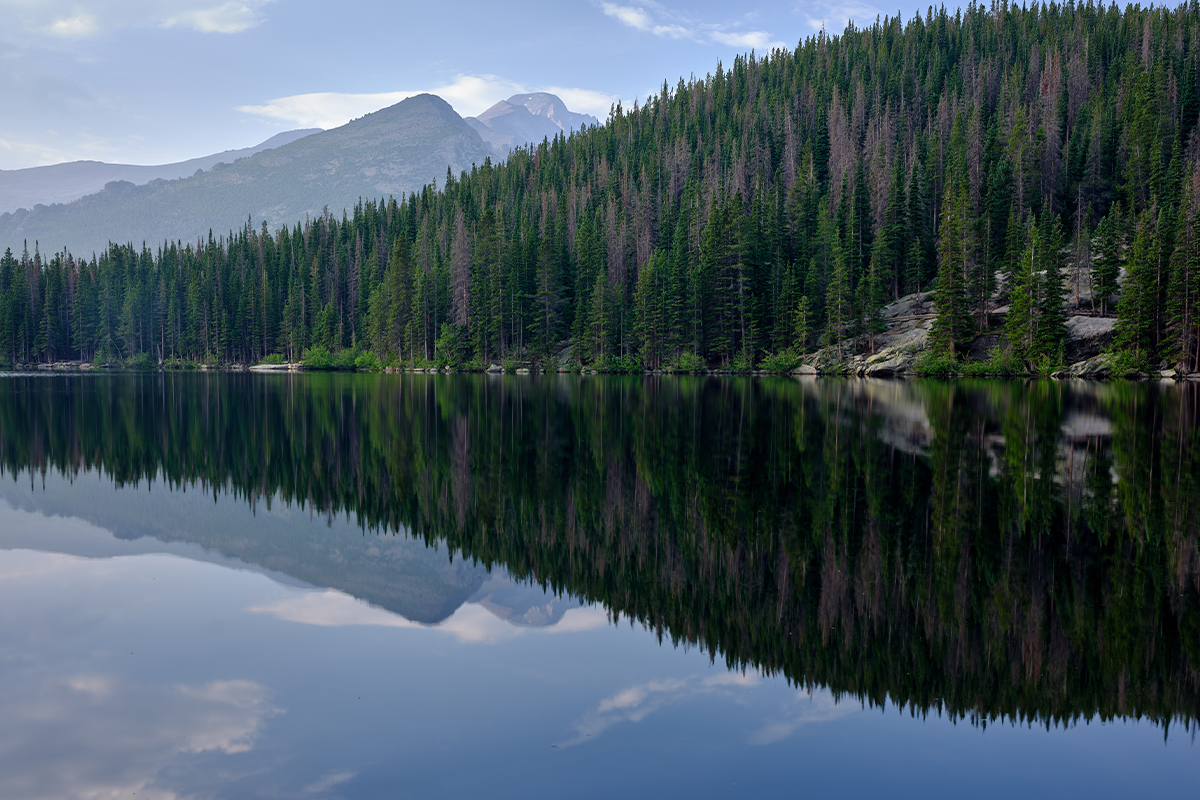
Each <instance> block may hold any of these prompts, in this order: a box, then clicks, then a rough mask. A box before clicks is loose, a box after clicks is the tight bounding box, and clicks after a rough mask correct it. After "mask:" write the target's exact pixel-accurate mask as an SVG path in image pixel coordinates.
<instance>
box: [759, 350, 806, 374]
mask: <svg viewBox="0 0 1200 800" xmlns="http://www.w3.org/2000/svg"><path fill="white" fill-rule="evenodd" d="M803 360H804V356H803V355H802V354H801V353H798V352H796V351H795V350H780V351H779V352H778V353H768V354H767V355H765V356H763V359H762V361H760V362H759V364H758V368H759V369H761V370H762V371H764V372H774V373H778V374H784V373H788V372H791V371H792V370H794V369H796V368H797V367H799V366H800V364H801V363H803Z"/></svg>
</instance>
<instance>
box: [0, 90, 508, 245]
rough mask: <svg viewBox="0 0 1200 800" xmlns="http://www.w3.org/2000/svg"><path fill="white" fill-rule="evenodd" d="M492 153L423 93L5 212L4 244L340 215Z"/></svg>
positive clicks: (200, 231) (143, 237) (94, 239)
mask: <svg viewBox="0 0 1200 800" xmlns="http://www.w3.org/2000/svg"><path fill="white" fill-rule="evenodd" d="M492 155H494V151H493V150H492V148H491V147H489V146H488V145H487V144H486V143H485V142H484V141H483V140H482V139H481V138H480V136H479V134H478V133H476V132H475V131H474V130H473V129H472V128H471V126H470V125H468V124H467V123H466V122H465V121H464V120H463V119H462V117H460V116H459V115H458V114H457V113H455V111H454V109H453V108H451V107H450V105H449V104H448V103H446V101H444V100H442V99H441V98H439V97H436V96H434V95H429V94H424V95H418V96H416V97H411V98H409V99H407V100H404V101H402V102H400V103H397V104H396V105H394V106H390V107H388V108H385V109H382V110H380V111H376V112H375V113H373V114H368V115H366V116H365V117H362V118H360V119H357V120H354V121H353V122H350V123H347V124H346V125H343V126H341V127H340V128H334V129H332V130H328V131H323V132H321V133H315V134H312V135H311V136H306V137H304V138H302V139H299V140H297V141H293V142H291V143H289V144H285V145H283V146H281V147H276V148H274V149H271V150H266V151H263V152H260V153H256V154H255V155H252V156H250V157H249V158H244V159H242V160H240V161H237V162H236V163H233V164H228V165H225V166H223V167H216V168H214V169H211V170H209V171H208V172H205V173H203V174H200V175H196V176H194V177H190V178H184V179H181V180H174V181H163V180H158V181H152V182H150V183H148V184H146V185H144V186H135V185H133V184H132V183H129V182H114V183H109V184H108V185H107V186H105V187H104V190H103V191H101V192H98V193H96V194H92V195H88V196H86V197H83V198H81V199H79V200H76V201H75V202H73V203H69V204H65V205H52V206H43V207H39V208H35V209H33V210H24V209H23V210H20V211H17V212H15V213H6V214H3V215H0V248H3V247H11V248H12V249H13V251H14V252H17V253H19V252H21V250H22V248H24V247H25V246H28V247H29V250H30V251H31V252H32V251H33V248H34V243H35V242H37V243H38V244H39V246H40V248H41V249H42V250H43V251H58V250H61V249H63V248H64V247H65V248H66V249H68V250H70V251H71V252H73V253H76V254H81V255H88V256H90V255H91V253H92V252H95V251H99V250H101V249H103V248H105V247H107V244H108V242H109V241H110V240H111V241H115V242H133V243H135V244H138V245H140V244H141V243H142V242H146V243H147V244H148V245H150V246H155V245H158V244H161V243H162V242H164V241H168V240H169V241H175V240H183V241H193V242H194V241H195V240H196V239H197V238H198V237H207V235H208V233H209V231H210V230H211V231H212V232H213V234H214V235H218V236H219V235H221V234H225V233H228V232H229V231H230V230H235V229H240V228H242V227H243V226H245V225H246V222H247V220H248V219H249V220H251V221H252V224H253V225H255V226H256V227H257V226H258V225H260V224H261V223H262V222H264V221H265V222H266V223H267V224H268V225H269V226H271V227H272V228H275V227H278V226H280V225H284V224H287V225H292V224H295V223H296V222H297V221H299V220H303V219H304V218H305V216H306V215H307V216H309V217H314V216H317V215H318V214H321V213H322V211H323V209H325V208H328V209H329V210H330V211H332V212H333V213H336V214H339V215H340V213H341V211H342V210H343V209H350V208H353V206H354V205H355V204H356V203H357V202H358V201H359V200H360V199H366V198H376V199H378V198H384V197H387V196H389V195H390V196H394V197H397V198H399V197H400V196H401V195H402V194H404V193H408V192H414V191H418V190H420V189H421V188H422V187H424V186H426V185H428V184H429V183H431V182H433V181H436V182H437V183H438V184H439V185H441V184H442V183H443V182H444V181H445V177H446V171H447V169H449V170H450V171H451V172H453V173H455V174H458V173H459V172H461V171H462V170H465V169H470V167H471V165H472V164H473V163H482V162H483V160H484V159H485V158H487V157H488V156H492Z"/></svg>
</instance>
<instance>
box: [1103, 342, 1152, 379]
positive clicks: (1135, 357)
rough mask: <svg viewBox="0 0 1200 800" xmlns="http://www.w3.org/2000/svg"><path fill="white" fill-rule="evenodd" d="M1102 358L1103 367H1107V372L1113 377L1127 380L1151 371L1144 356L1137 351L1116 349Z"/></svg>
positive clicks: (1148, 362)
mask: <svg viewBox="0 0 1200 800" xmlns="http://www.w3.org/2000/svg"><path fill="white" fill-rule="evenodd" d="M1103 358H1104V364H1105V366H1107V367H1108V371H1109V373H1110V374H1111V375H1113V377H1117V378H1128V377H1133V376H1135V375H1137V374H1139V373H1142V374H1145V373H1148V372H1150V370H1151V364H1150V361H1149V360H1148V359H1147V358H1146V354H1145V353H1142V352H1139V351H1137V350H1126V349H1123V348H1116V349H1114V350H1112V351H1111V352H1108V353H1105V354H1104V356H1103Z"/></svg>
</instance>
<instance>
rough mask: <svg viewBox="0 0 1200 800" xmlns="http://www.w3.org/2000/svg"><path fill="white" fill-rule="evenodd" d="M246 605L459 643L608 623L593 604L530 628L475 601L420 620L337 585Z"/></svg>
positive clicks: (308, 621)
mask: <svg viewBox="0 0 1200 800" xmlns="http://www.w3.org/2000/svg"><path fill="white" fill-rule="evenodd" d="M246 610H247V611H250V612H251V613H254V614H269V615H271V616H273V617H275V618H277V619H281V620H285V621H287V622H296V623H300V624H302V625H315V626H318V627H343V626H351V625H373V626H378V627H385V628H424V629H426V630H433V631H440V632H442V633H448V634H450V635H451V636H453V637H454V638H455V639H457V640H458V641H459V642H460V643H463V644H494V643H496V642H502V641H507V640H509V639H514V638H516V637H518V636H523V635H538V634H559V633H579V632H581V631H589V630H595V629H596V628H602V627H604V626H606V625H608V624H609V618H608V614H607V612H605V611H604V609H603V608H600V607H597V606H593V607H589V608H572V609H569V610H568V611H567V612H566V613H565V614H563V617H562V619H561V620H559V621H558V622H557V623H556V624H554V625H548V626H545V627H535V628H530V627H519V626H516V625H512V624H509V623H508V622H506V621H505V620H504V619H501V618H500V617H498V616H496V614H494V613H493V612H492V611H489V610H488V609H487V608H486V607H485V606H483V605H481V604H479V603H464V604H463V605H461V606H459V607H458V609H457V610H456V611H455V612H454V613H453V614H451V615H450V617H449V618H447V619H445V620H443V621H442V622H439V623H437V624H436V625H425V624H422V623H419V622H413V621H412V620H409V619H405V618H404V617H402V616H400V615H399V614H394V613H392V612H391V611H386V610H384V609H382V608H377V607H375V606H372V605H370V604H368V603H366V602H365V601H363V600H359V599H358V598H356V597H352V596H351V595H348V594H346V593H344V592H339V591H337V590H336V589H325V590H323V591H310V592H303V593H300V594H296V595H292V596H289V597H285V598H283V599H282V600H276V601H274V602H271V603H263V604H261V605H257V606H251V607H250V608H248V609H246Z"/></svg>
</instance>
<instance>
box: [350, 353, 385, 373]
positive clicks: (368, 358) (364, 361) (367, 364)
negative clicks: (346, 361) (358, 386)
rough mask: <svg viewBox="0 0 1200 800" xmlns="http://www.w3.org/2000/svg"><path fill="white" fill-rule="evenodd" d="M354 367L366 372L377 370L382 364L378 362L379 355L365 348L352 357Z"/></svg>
mask: <svg viewBox="0 0 1200 800" xmlns="http://www.w3.org/2000/svg"><path fill="white" fill-rule="evenodd" d="M354 367H355V368H356V369H361V370H366V371H368V372H378V371H379V370H380V369H382V367H383V365H382V364H380V362H379V356H377V355H375V353H373V352H372V351H370V350H365V351H363V352H362V353H359V354H358V357H357V358H355V359H354Z"/></svg>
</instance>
